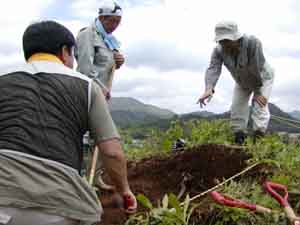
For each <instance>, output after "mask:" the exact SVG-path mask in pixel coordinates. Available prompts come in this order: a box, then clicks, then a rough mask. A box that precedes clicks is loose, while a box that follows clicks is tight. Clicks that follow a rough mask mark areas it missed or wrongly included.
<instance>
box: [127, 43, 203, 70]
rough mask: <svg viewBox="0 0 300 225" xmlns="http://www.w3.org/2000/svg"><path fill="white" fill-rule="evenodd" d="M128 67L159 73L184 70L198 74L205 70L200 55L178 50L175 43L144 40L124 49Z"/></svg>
mask: <svg viewBox="0 0 300 225" xmlns="http://www.w3.org/2000/svg"><path fill="white" fill-rule="evenodd" d="M125 54H126V56H127V61H126V64H127V65H128V66H129V67H133V68H137V67H143V66H145V67H152V68H155V69H157V70H160V71H172V70H179V69H185V70H187V71H196V72H199V71H201V70H203V69H204V68H205V65H206V62H203V60H202V59H201V56H200V55H197V54H195V53H194V52H193V51H190V50H189V49H180V48H178V47H177V45H176V43H171V42H166V43H164V42H158V41H157V40H153V41H151V40H144V41H143V42H140V43H134V44H133V45H130V46H128V47H127V49H125Z"/></svg>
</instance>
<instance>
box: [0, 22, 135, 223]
mask: <svg viewBox="0 0 300 225" xmlns="http://www.w3.org/2000/svg"><path fill="white" fill-rule="evenodd" d="M74 45H75V39H74V36H73V35H72V33H71V32H70V31H69V30H68V29H67V28H65V27H64V26H62V25H60V24H58V23H56V22H53V21H43V22H38V23H34V24H32V25H30V26H29V27H28V28H27V29H26V31H25V32H24V35H23V50H24V56H25V59H26V63H25V64H24V65H21V66H19V67H13V68H7V69H6V70H5V71H2V72H1V73H0V224H8V225H21V224H22V225H32V224H35V225H42V224H43V225H50V224H51V225H55V224H57V225H58V224H59V225H67V224H68V225H69V224H70V225H71V224H72V225H75V224H79V223H80V222H83V223H84V224H92V223H94V222H98V221H100V217H101V214H102V207H101V205H100V203H99V201H98V198H97V196H96V194H95V192H94V191H93V190H92V188H91V187H90V186H89V185H88V184H87V182H86V181H85V180H84V179H83V178H81V177H80V175H79V171H80V170H81V166H82V155H83V153H82V149H83V148H82V147H83V146H82V145H83V143H82V139H83V134H84V133H85V132H86V131H89V132H90V134H91V136H92V137H93V138H94V140H95V141H96V144H97V146H98V147H99V149H100V153H101V154H100V156H101V160H102V162H103V165H104V167H105V169H106V171H107V173H108V175H110V177H111V178H112V181H113V182H114V185H115V187H116V191H117V192H118V193H119V195H120V196H121V197H122V198H123V199H126V201H127V203H128V202H129V203H130V204H129V206H128V207H127V208H125V211H126V212H128V213H131V212H134V211H135V209H136V206H137V203H136V199H135V196H134V195H133V194H132V192H131V190H130V187H129V184H128V180H127V169H126V159H125V157H124V153H123V151H122V148H121V145H120V137H119V134H118V132H117V129H116V127H115V125H114V123H113V121H112V119H111V116H110V113H109V110H108V109H107V104H106V102H105V98H104V96H103V94H102V91H101V88H100V87H99V85H97V84H95V82H94V81H92V80H91V79H90V78H88V77H86V76H84V75H82V74H80V73H78V72H75V71H73V70H72V68H73V62H74V56H73V51H74ZM124 205H127V204H124Z"/></svg>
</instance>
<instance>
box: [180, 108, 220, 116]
mask: <svg viewBox="0 0 300 225" xmlns="http://www.w3.org/2000/svg"><path fill="white" fill-rule="evenodd" d="M185 116H199V117H211V116H215V114H214V113H212V112H209V111H205V110H204V111H197V112H191V113H186V114H182V115H181V116H180V117H185Z"/></svg>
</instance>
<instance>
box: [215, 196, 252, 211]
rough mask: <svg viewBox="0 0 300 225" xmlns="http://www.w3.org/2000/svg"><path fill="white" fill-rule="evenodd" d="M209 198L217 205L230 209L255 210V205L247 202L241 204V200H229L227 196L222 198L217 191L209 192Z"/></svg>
mask: <svg viewBox="0 0 300 225" xmlns="http://www.w3.org/2000/svg"><path fill="white" fill-rule="evenodd" d="M210 196H211V197H212V198H213V200H215V201H216V202H217V203H219V204H222V205H226V206H230V207H236V208H244V209H250V210H253V211H255V210H256V205H255V204H250V203H247V202H243V201H241V200H237V199H234V198H231V197H229V196H224V195H221V194H220V193H218V192H217V191H212V192H210Z"/></svg>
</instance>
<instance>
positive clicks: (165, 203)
mask: <svg viewBox="0 0 300 225" xmlns="http://www.w3.org/2000/svg"><path fill="white" fill-rule="evenodd" d="M137 199H138V201H139V202H140V203H141V204H142V205H143V206H144V207H145V208H146V209H147V210H148V211H146V212H142V213H138V214H136V215H134V216H132V217H130V219H129V220H127V222H126V224H125V225H188V224H190V223H189V221H190V217H191V215H192V213H193V211H194V209H195V208H196V207H197V205H193V206H191V202H190V197H189V196H188V195H187V196H186V198H185V200H184V202H183V203H182V204H181V203H180V202H179V201H178V199H177V197H176V196H175V195H174V194H169V195H167V194H166V195H165V196H164V197H163V199H162V201H161V203H159V205H158V207H156V208H155V207H154V206H153V205H152V203H151V202H150V200H149V199H148V198H147V197H146V196H144V195H142V194H139V195H138V196H137Z"/></svg>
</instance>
